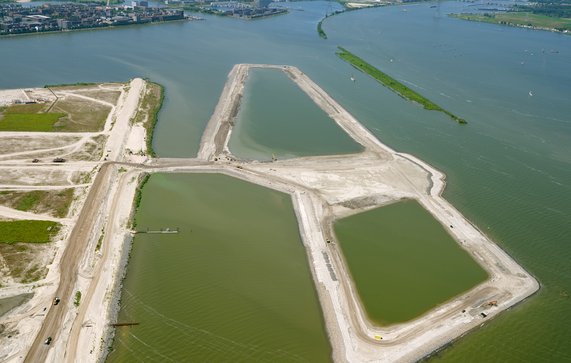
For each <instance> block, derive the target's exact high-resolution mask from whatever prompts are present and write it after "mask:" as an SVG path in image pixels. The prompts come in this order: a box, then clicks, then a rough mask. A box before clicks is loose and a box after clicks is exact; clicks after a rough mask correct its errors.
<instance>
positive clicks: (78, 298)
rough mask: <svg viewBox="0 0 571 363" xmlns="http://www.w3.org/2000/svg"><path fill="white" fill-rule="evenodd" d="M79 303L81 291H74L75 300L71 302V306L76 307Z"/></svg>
mask: <svg viewBox="0 0 571 363" xmlns="http://www.w3.org/2000/svg"><path fill="white" fill-rule="evenodd" d="M80 301H81V291H76V292H75V299H74V300H73V305H75V307H78V306H79V303H80Z"/></svg>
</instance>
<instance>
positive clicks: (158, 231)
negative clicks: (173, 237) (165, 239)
mask: <svg viewBox="0 0 571 363" xmlns="http://www.w3.org/2000/svg"><path fill="white" fill-rule="evenodd" d="M179 231H180V230H179V228H178V227H176V228H168V227H167V228H161V229H149V228H147V229H146V230H141V231H134V232H133V233H135V234H137V233H147V234H176V233H178V232H179Z"/></svg>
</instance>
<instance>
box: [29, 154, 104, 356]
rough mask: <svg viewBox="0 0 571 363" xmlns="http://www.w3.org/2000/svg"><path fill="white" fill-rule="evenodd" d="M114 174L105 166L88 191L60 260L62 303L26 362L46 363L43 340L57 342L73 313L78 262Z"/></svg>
mask: <svg viewBox="0 0 571 363" xmlns="http://www.w3.org/2000/svg"><path fill="white" fill-rule="evenodd" d="M112 170H113V165H111V164H104V165H103V166H102V167H101V169H100V170H99V173H98V174H97V177H96V178H95V180H94V182H93V185H92V186H91V188H90V190H89V194H88V196H87V198H86V200H85V204H84V206H85V207H84V208H83V209H82V210H81V213H80V214H79V217H78V219H77V223H76V225H75V227H74V228H73V230H72V231H71V234H70V236H69V243H68V246H67V248H66V249H65V252H64V253H63V256H62V258H61V263H60V281H59V287H58V289H57V292H56V296H58V297H59V298H60V299H61V302H60V303H59V305H51V306H50V307H49V310H48V312H47V314H46V317H45V319H44V323H43V324H42V327H41V328H40V331H39V332H38V335H37V336H36V339H35V340H34V343H33V344H32V346H31V347H30V350H29V351H28V354H27V355H26V359H25V362H30V363H37V362H45V361H46V358H47V355H48V348H49V347H48V346H46V345H45V344H44V340H46V339H47V338H48V337H52V339H53V340H54V341H55V340H57V339H58V338H59V336H60V330H61V325H62V322H63V320H64V318H65V314H67V313H68V312H69V311H71V310H72V306H71V305H72V303H73V302H72V300H73V294H74V291H73V287H74V286H75V282H76V280H77V276H78V268H79V261H80V260H81V257H82V256H83V254H84V252H85V248H86V246H87V244H88V242H89V237H90V234H91V230H92V228H93V223H92V221H93V220H94V219H95V216H96V215H97V213H98V212H99V210H100V208H101V205H102V203H103V201H104V200H105V197H106V193H107V190H108V189H109V184H110V175H111V172H112Z"/></svg>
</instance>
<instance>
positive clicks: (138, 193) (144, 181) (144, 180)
mask: <svg viewBox="0 0 571 363" xmlns="http://www.w3.org/2000/svg"><path fill="white" fill-rule="evenodd" d="M150 177H151V174H144V176H143V177H142V179H141V181H140V182H139V186H138V187H137V191H136V192H135V200H134V201H133V203H134V205H135V208H133V212H134V215H137V211H138V210H139V206H140V205H141V199H142V198H143V188H144V187H145V184H147V182H148V181H149V178H150ZM135 227H137V218H136V217H133V228H135Z"/></svg>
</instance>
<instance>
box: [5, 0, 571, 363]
mask: <svg viewBox="0 0 571 363" xmlns="http://www.w3.org/2000/svg"><path fill="white" fill-rule="evenodd" d="M433 5H435V6H436V7H434V8H432V7H431V6H433ZM289 6H292V7H294V8H295V9H300V10H303V11H300V10H294V11H292V12H291V13H290V14H288V15H286V16H280V17H274V18H271V19H264V20H259V21H252V22H243V21H236V19H228V18H216V17H209V16H206V21H202V22H183V23H170V24H161V25H156V26H154V25H153V26H140V27H124V28H116V29H108V30H100V31H99V30H98V31H84V32H73V33H72V32H70V33H63V34H51V35H44V36H22V37H10V38H2V39H0V52H1V54H2V55H4V56H3V57H0V69H1V70H2V72H0V87H1V88H16V87H21V88H28V87H33V86H43V85H44V84H57V83H73V82H108V81H125V80H127V79H129V78H131V77H135V76H144V77H149V78H151V79H152V80H154V81H156V82H159V83H161V84H163V85H164V86H165V87H166V90H167V95H166V102H165V105H164V108H163V110H162V111H161V114H160V120H159V124H158V127H157V130H156V131H157V132H156V140H155V148H156V150H157V151H158V153H159V154H160V156H163V157H168V156H192V155H195V153H196V151H197V149H198V142H199V140H200V137H201V134H202V131H203V129H204V126H205V125H206V123H207V122H208V119H209V118H210V115H211V114H212V111H213V110H214V107H215V105H216V103H217V101H218V98H219V96H220V92H221V90H222V88H223V85H224V82H225V81H226V76H227V74H228V72H229V71H230V69H231V68H232V66H233V65H234V64H235V63H240V62H248V63H273V64H291V65H295V66H297V67H299V68H300V69H301V70H302V71H303V72H305V73H306V74H308V75H309V76H310V77H311V78H312V79H313V80H314V81H315V82H317V83H318V84H319V85H320V86H321V87H323V88H324V89H325V90H326V91H327V92H328V93H329V94H330V95H331V96H332V97H333V98H335V99H336V100H337V101H338V102H339V103H340V104H341V105H343V106H344V107H345V108H346V109H347V110H348V111H349V112H351V113H352V114H353V115H354V116H355V117H356V118H357V119H358V120H359V121H361V122H362V123H363V124H364V125H365V126H366V127H368V128H369V129H370V130H371V131H372V132H373V133H375V135H377V136H378V137H379V138H380V139H381V140H382V141H383V142H384V143H386V144H388V145H389V146H391V147H393V148H395V149H397V150H398V151H403V152H409V153H412V154H414V155H416V156H418V157H420V158H421V159H423V160H424V161H426V162H428V163H430V164H432V165H434V166H435V167H437V168H439V169H440V170H442V171H443V172H445V173H446V175H447V182H448V183H447V188H446V192H445V195H444V196H445V197H446V198H447V199H448V200H449V201H450V202H451V203H452V204H454V206H455V207H457V208H458V209H459V210H460V211H462V213H463V214H464V215H465V216H466V217H467V218H469V219H470V220H471V221H472V222H474V223H475V224H476V225H477V226H478V227H479V228H481V229H482V230H483V231H485V232H486V233H487V234H488V235H489V236H490V237H491V238H492V239H494V240H495V241H496V242H497V243H498V244H499V245H500V246H501V247H502V248H504V249H505V250H506V251H507V252H508V253H510V254H511V255H512V256H514V258H515V259H516V260H517V261H519V262H520V263H521V264H522V265H523V266H524V267H525V268H527V269H528V270H529V271H530V272H531V273H533V274H534V275H535V276H536V277H537V278H538V279H539V281H540V282H541V284H542V289H541V291H540V292H539V293H538V294H536V295H535V296H534V297H532V298H531V299H529V300H527V301H526V302H524V303H523V304H521V305H519V306H517V307H516V308H514V309H512V310H510V311H509V312H506V313H505V314H502V316H500V317H498V318H495V319H493V320H491V321H489V322H488V323H486V324H485V326H484V327H482V328H480V329H478V330H476V331H474V332H471V333H470V334H469V335H467V336H466V337H463V338H462V339H460V340H459V341H458V342H455V343H454V344H453V346H452V347H449V348H448V349H446V350H445V351H443V352H442V353H440V354H439V355H438V356H436V357H433V360H435V361H442V362H478V363H479V362H526V361H533V362H567V361H571V344H569V342H570V341H571V329H569V326H571V298H569V295H570V294H571V263H570V261H571V244H570V243H569V241H571V223H569V221H570V220H571V141H570V140H571V119H570V116H569V115H571V103H570V102H569V99H571V37H570V36H568V35H563V34H555V33H550V32H543V31H532V30H527V29H518V28H510V27H503V26H497V25H491V24H481V23H473V22H464V21H461V20H458V19H451V18H449V17H448V16H447V14H448V13H450V12H465V11H471V10H474V9H475V8H477V7H479V6H478V3H474V4H473V3H465V2H438V3H426V4H414V5H406V6H395V7H383V8H378V9H370V10H361V11H354V12H350V13H346V14H343V15H338V16H334V17H331V18H329V19H327V20H326V21H325V22H324V24H323V26H324V29H325V31H326V32H327V34H328V39H327V40H322V39H320V38H319V36H318V35H317V32H316V25H317V23H318V21H319V20H320V19H321V18H322V17H323V15H324V14H325V13H326V12H330V11H331V10H335V9H337V7H338V5H337V4H335V3H328V2H319V1H317V2H300V3H292V4H291V5H289ZM482 6H484V7H486V5H485V4H483V3H482ZM405 9H406V11H404V10H405ZM337 45H342V46H344V47H345V48H347V49H349V50H350V51H351V52H354V53H355V54H357V55H359V56H360V57H362V58H363V59H365V60H367V61H368V62H369V63H371V64H373V65H375V66H376V67H378V68H379V69H381V70H383V71H384V72H387V73H388V74H390V75H391V76H392V77H394V78H396V79H398V80H399V81H401V82H404V83H405V84H408V85H410V86H412V87H414V89H415V90H417V91H418V92H420V93H422V94H423V95H424V96H426V97H428V98H429V99H430V100H432V101H434V102H435V103H437V104H439V105H440V106H442V107H444V108H446V109H448V110H450V111H451V112H453V113H455V114H457V115H459V116H461V117H463V118H465V119H466V120H468V122H469V124H468V125H467V127H459V126H458V125H456V124H455V123H453V122H451V121H450V120H449V119H447V118H446V117H445V116H441V115H439V114H438V113H435V112H430V111H425V110H423V109H421V108H420V107H418V106H416V105H414V104H411V103H408V102H406V101H404V100H402V99H401V98H399V97H398V96H396V95H395V94H393V93H392V92H391V91H389V90H387V89H385V88H383V87H382V86H380V85H379V84H378V83H376V82H375V81H373V80H371V79H369V78H368V77H366V76H364V75H362V74H360V73H358V72H355V70H354V69H353V68H352V67H351V66H349V65H348V64H346V63H344V62H343V61H341V60H340V59H338V58H337V57H336V56H335V55H334V53H335V50H336V47H337ZM351 74H354V76H355V78H356V82H354V83H353V82H351V81H350V80H349V77H350V75H351ZM530 91H532V92H533V96H529V92H530Z"/></svg>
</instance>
